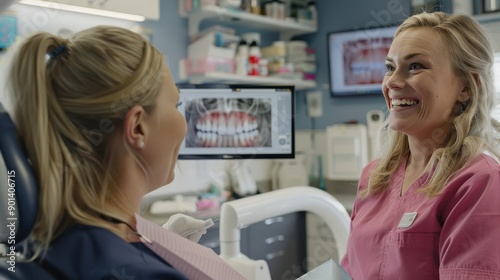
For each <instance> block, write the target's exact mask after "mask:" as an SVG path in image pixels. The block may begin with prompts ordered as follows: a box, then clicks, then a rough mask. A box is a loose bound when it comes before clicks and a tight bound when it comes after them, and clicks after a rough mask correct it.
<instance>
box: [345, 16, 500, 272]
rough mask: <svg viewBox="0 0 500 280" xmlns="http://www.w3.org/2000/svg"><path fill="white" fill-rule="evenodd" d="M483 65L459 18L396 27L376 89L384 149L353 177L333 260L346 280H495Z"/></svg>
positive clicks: (494, 177)
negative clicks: (346, 231) (345, 237)
mask: <svg viewBox="0 0 500 280" xmlns="http://www.w3.org/2000/svg"><path fill="white" fill-rule="evenodd" d="M492 66H493V50H492V47H491V45H490V43H489V41H488V39H487V37H486V35H485V32H484V31H483V30H482V28H481V27H480V25H479V24H478V23H477V22H476V21H474V20H473V19H471V18H470V17H468V16H465V15H447V14H444V13H440V12H437V13H422V14H418V15H414V16H412V17H410V18H408V19H406V20H405V22H403V24H401V25H400V26H399V28H398V30H397V31H396V35H395V37H394V41H393V43H392V45H391V48H390V50H389V53H388V55H387V58H386V67H387V73H386V75H385V78H384V82H383V85H382V90H383V93H384V97H385V100H386V103H387V107H388V109H389V118H388V121H387V127H386V130H385V131H384V137H385V141H383V142H382V143H386V145H385V147H383V148H382V151H381V154H380V157H379V159H377V160H375V161H373V162H371V163H370V164H368V165H367V166H366V167H365V168H364V170H363V172H362V174H361V178H360V180H359V186H358V195H357V198H356V202H355V205H354V209H353V212H352V217H351V219H352V223H351V235H350V237H349V241H348V249H347V253H346V255H345V257H344V258H343V259H342V262H341V264H342V266H343V267H344V268H345V270H346V271H347V272H348V273H349V274H350V275H351V276H352V277H353V279H355V280H359V279H405V280H411V279H419V280H420V279H425V280H428V279H441V280H443V279H453V280H460V279H467V280H469V279H481V280H486V279H500V165H499V164H498V159H499V158H500V152H499V150H498V144H499V135H500V134H499V132H500V124H499V122H497V121H495V120H493V119H492V118H491V111H492V108H493V104H494V99H495V98H494V89H493V76H492Z"/></svg>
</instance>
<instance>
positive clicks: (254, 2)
mask: <svg viewBox="0 0 500 280" xmlns="http://www.w3.org/2000/svg"><path fill="white" fill-rule="evenodd" d="M250 12H251V13H252V14H256V15H260V0H250Z"/></svg>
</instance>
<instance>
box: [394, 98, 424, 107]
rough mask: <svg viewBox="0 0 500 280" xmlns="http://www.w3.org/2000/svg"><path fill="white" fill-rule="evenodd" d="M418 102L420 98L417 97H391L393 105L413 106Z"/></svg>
mask: <svg viewBox="0 0 500 280" xmlns="http://www.w3.org/2000/svg"><path fill="white" fill-rule="evenodd" d="M415 104H418V100H415V99H407V98H402V99H391V105H392V106H393V107H396V106H411V105H415Z"/></svg>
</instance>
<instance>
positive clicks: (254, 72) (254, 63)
mask: <svg viewBox="0 0 500 280" xmlns="http://www.w3.org/2000/svg"><path fill="white" fill-rule="evenodd" d="M259 61H260V48H259V45H258V44H257V42H256V41H252V43H250V48H249V50H248V67H249V69H248V75H250V76H259V75H260V72H259Z"/></svg>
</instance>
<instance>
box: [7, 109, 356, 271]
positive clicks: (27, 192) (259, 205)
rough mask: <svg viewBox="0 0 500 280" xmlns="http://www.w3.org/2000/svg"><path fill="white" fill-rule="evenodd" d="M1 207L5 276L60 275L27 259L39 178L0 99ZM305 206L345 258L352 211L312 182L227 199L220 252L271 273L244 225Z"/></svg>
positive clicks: (240, 265)
mask: <svg viewBox="0 0 500 280" xmlns="http://www.w3.org/2000/svg"><path fill="white" fill-rule="evenodd" d="M12 171H14V172H12ZM9 179H11V180H10V181H9ZM9 184H10V185H9ZM9 206H10V207H11V208H10V210H9V208H8V207H9ZM0 207H1V208H0V219H1V221H2V222H0V225H1V227H2V228H0V243H1V244H0V280H2V279H15V280H17V279H30V280H31V279H44V280H53V279H57V277H55V276H54V275H51V274H50V272H49V271H48V270H46V269H44V268H43V266H42V265H41V264H40V263H37V262H23V255H22V253H21V251H22V250H21V249H22V246H23V242H24V241H25V240H26V239H27V237H28V236H29V234H30V232H31V230H32V228H33V226H34V224H35V221H36V216H37V210H38V184H37V181H36V176H35V174H34V171H33V170H32V167H31V165H30V163H29V161H28V159H27V156H26V154H25V152H24V149H23V147H22V146H21V144H20V142H19V139H18V135H17V131H16V127H15V125H14V123H13V122H12V120H11V118H10V116H9V114H8V113H7V112H6V111H5V109H4V108H3V106H2V104H1V103H0ZM300 211H306V212H311V213H314V214H316V215H317V216H319V217H320V218H322V219H323V220H324V221H325V222H326V224H327V226H328V227H329V228H330V230H331V232H332V234H333V237H334V239H335V241H336V243H337V252H338V259H339V260H340V259H341V258H342V257H343V255H344V254H345V251H346V245H347V237H348V235H349V225H350V218H349V215H348V214H347V212H346V210H345V208H344V206H342V204H340V202H338V201H337V200H336V199H335V198H334V197H333V196H331V195H330V194H328V193H326V192H324V191H321V190H319V189H317V188H313V187H290V188H286V189H281V190H276V191H272V192H268V193H263V194H258V195H254V196H250V197H246V198H242V199H238V200H235V201H230V202H226V203H224V204H223V205H222V209H221V216H220V244H221V254H220V257H221V258H223V259H224V260H225V261H227V262H228V263H229V264H230V265H231V266H233V267H234V268H235V269H236V270H237V271H239V272H240V273H241V274H242V275H244V276H245V277H246V278H247V279H251V280H253V279H256V280H257V279H258V280H266V279H271V277H270V273H269V268H268V266H267V263H266V262H265V261H263V260H251V259H249V258H247V257H246V256H244V255H243V254H241V252H240V228H242V227H243V226H245V225H250V224H253V223H256V222H260V221H263V220H265V219H267V218H271V217H274V216H278V215H284V214H288V213H293V212H300ZM10 213H12V215H11V214H10ZM10 223H13V224H15V228H14V227H13V228H12V229H13V230H12V231H11V229H10V228H9V227H7V226H4V224H6V225H9V224H10ZM13 240H14V241H15V249H16V250H15V252H14V253H13V252H12V251H11V250H10V248H11V246H13V245H14V244H13V243H12V242H13ZM13 254H15V255H13ZM12 264H13V265H15V266H14V270H15V272H13V271H11V269H12V267H13V266H12Z"/></svg>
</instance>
